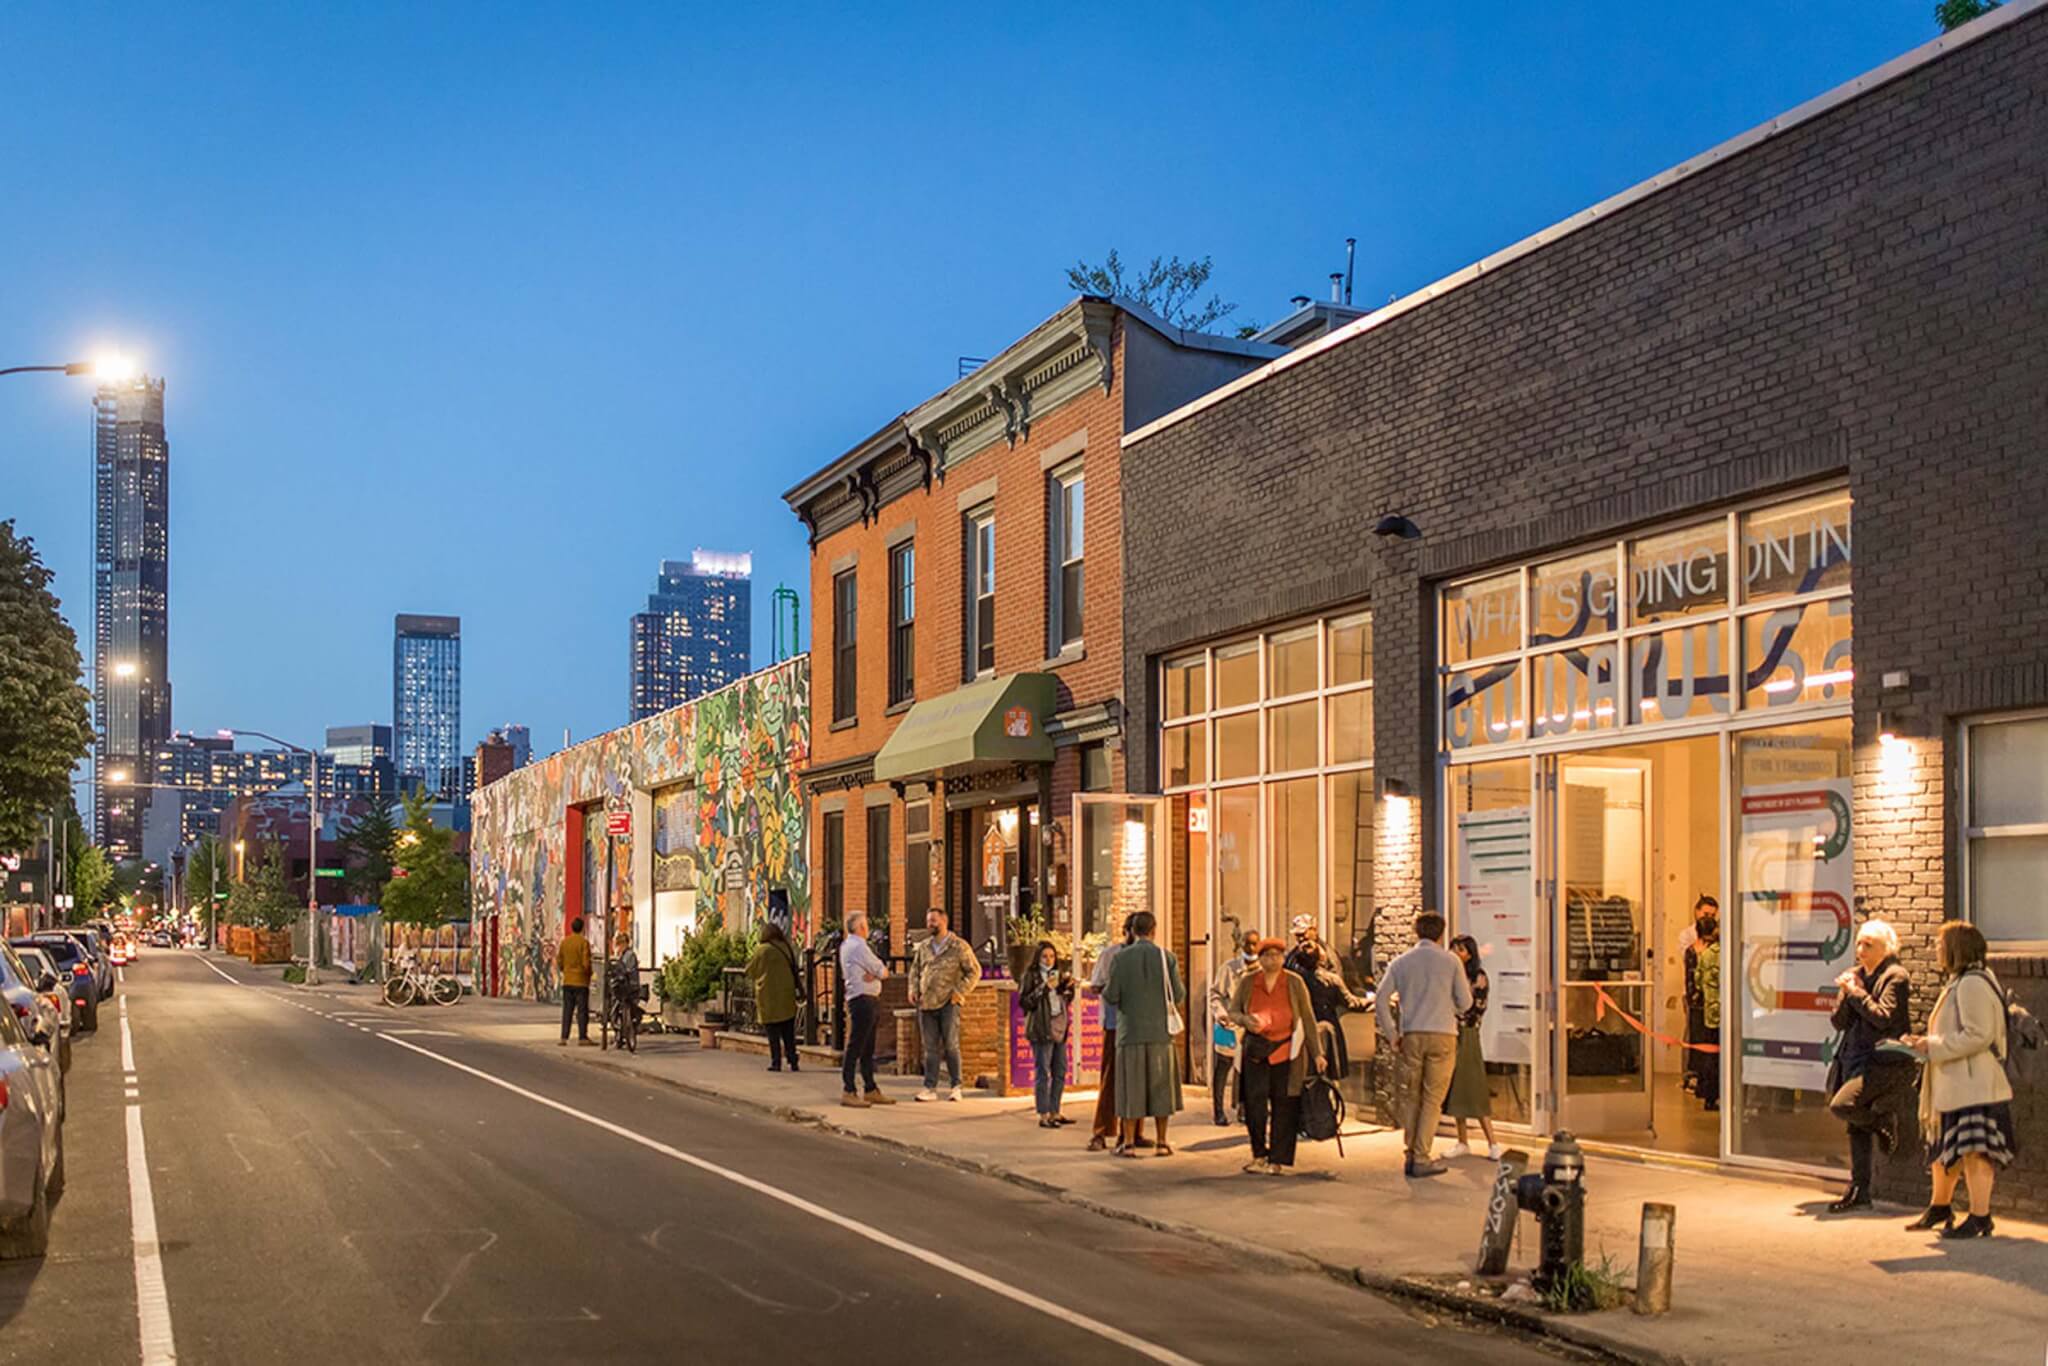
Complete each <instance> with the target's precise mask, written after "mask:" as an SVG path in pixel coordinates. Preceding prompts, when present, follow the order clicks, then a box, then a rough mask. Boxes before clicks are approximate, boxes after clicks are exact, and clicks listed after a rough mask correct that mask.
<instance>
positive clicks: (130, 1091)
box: [126, 1086, 142, 1100]
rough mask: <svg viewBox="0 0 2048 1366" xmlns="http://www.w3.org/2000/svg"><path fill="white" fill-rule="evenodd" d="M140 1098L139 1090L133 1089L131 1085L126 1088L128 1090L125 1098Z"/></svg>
mask: <svg viewBox="0 0 2048 1366" xmlns="http://www.w3.org/2000/svg"><path fill="white" fill-rule="evenodd" d="M141 1098H142V1092H140V1091H138V1090H136V1089H135V1088H134V1087H132V1086H131V1087H129V1088H128V1091H127V1096H126V1099H128V1100H139V1099H141Z"/></svg>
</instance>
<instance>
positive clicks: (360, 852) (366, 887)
mask: <svg viewBox="0 0 2048 1366" xmlns="http://www.w3.org/2000/svg"><path fill="white" fill-rule="evenodd" d="M341 852H342V859H343V861H344V862H345V863H346V864H347V865H348V873H347V875H346V877H345V878H344V883H345V885H346V886H347V887H348V894H349V895H350V896H351V897H353V898H355V899H356V900H357V901H362V902H371V903H374V902H375V901H376V900H377V898H378V897H379V896H380V895H382V894H383V891H384V884H385V883H387V882H389V881H391V869H392V866H393V859H394V858H395V857H396V855H397V852H398V827H397V826H395V825H393V824H392V823H391V808H390V807H389V806H387V805H386V804H385V803H384V801H383V800H382V799H381V798H379V799H378V800H376V801H374V802H372V803H371V805H370V809H369V810H368V811H367V812H365V813H364V814H362V815H361V816H358V817H357V818H356V819H355V821H354V822H352V823H351V824H350V825H349V828H348V831H347V833H346V834H344V835H343V836H342V837H341Z"/></svg>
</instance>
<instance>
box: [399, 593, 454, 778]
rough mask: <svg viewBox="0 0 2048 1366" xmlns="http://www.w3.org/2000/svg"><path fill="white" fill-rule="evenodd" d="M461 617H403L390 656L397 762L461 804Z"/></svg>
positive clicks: (402, 772) (407, 772)
mask: <svg viewBox="0 0 2048 1366" xmlns="http://www.w3.org/2000/svg"><path fill="white" fill-rule="evenodd" d="M461 737H462V618H461V617H423V616H413V615H411V614H408V613H400V614H399V616H398V621H397V632H396V638H395V640H394V643H393V646H392V653H391V741H392V745H391V748H392V760H393V762H394V764H395V765H396V767H397V769H398V774H399V777H400V779H401V780H403V779H404V778H405V777H406V776H407V775H411V776H413V777H416V778H418V779H419V780H420V783H421V785H422V786H424V787H425V788H426V790H427V791H428V792H430V793H435V794H439V795H441V796H445V797H447V798H448V799H450V800H453V801H459V800H461V797H462V790H463V787H464V769H465V765H464V764H463V762H462V738H461Z"/></svg>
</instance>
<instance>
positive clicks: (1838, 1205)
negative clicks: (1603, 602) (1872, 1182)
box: [1828, 1185, 1870, 1214]
mask: <svg viewBox="0 0 2048 1366" xmlns="http://www.w3.org/2000/svg"><path fill="white" fill-rule="evenodd" d="M1869 1208H1870V1192H1869V1191H1868V1190H1866V1189H1864V1188H1863V1187H1862V1186H1857V1185H1852V1186H1850V1187H1849V1189H1848V1190H1846V1191H1843V1192H1842V1198H1841V1199H1839V1200H1837V1201H1835V1202H1834V1203H1833V1204H1832V1205H1829V1206H1828V1213H1829V1214H1848V1213H1850V1212H1851V1211H1853V1210H1859V1209H1869Z"/></svg>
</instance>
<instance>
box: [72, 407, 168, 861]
mask: <svg viewBox="0 0 2048 1366" xmlns="http://www.w3.org/2000/svg"><path fill="white" fill-rule="evenodd" d="M92 406H93V430H92V437H93V578H92V589H93V594H92V596H93V657H92V670H93V680H92V697H93V729H94V731H95V740H96V743H95V747H94V759H93V770H92V773H93V777H92V783H93V787H92V807H93V833H94V836H95V837H96V838H97V839H98V841H99V843H100V844H101V845H103V846H104V847H105V848H106V850H107V853H108V855H109V857H111V858H113V859H114V860H115V861H116V862H119V861H120V860H122V859H130V858H138V857H140V856H141V854H142V827H143V813H144V810H145V809H146V808H147V805H148V799H149V789H148V788H147V787H142V786H135V785H131V784H139V783H144V782H147V781H148V764H147V763H146V762H145V760H146V759H147V757H148V756H149V755H152V754H154V753H155V752H156V750H157V748H158V746H159V745H160V744H161V743H162V742H163V740H164V739H165V738H166V737H167V736H169V735H170V733H171V682H170V678H169V676H168V673H167V671H166V669H167V659H168V655H169V651H170V613H169V595H170V580H171V530H170V507H171V445H170V441H169V440H168V439H167V438H166V437H165V435H164V382H163V381H162V380H160V379H151V378H150V377H149V376H147V375H143V376H141V377H139V378H137V379H134V380H124V381H121V382H120V383H112V384H103V385H101V386H100V388H99V391H98V393H96V394H95V395H94V396H93V405H92ZM117 773H118V774H125V775H127V777H128V779H129V783H123V782H121V781H119V780H117V779H115V778H114V777H113V776H112V775H114V774H117Z"/></svg>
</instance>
